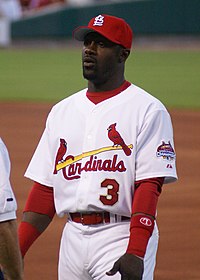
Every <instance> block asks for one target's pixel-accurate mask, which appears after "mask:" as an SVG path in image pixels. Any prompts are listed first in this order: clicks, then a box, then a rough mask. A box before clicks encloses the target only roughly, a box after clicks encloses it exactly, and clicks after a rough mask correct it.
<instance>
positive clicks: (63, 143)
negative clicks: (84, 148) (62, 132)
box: [53, 138, 67, 174]
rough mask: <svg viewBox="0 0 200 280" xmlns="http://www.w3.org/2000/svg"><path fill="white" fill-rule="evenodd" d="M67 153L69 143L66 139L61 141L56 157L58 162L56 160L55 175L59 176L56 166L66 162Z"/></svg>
mask: <svg viewBox="0 0 200 280" xmlns="http://www.w3.org/2000/svg"><path fill="white" fill-rule="evenodd" d="M66 152H67V142H66V141H65V139H62V138H61V139H60V147H59V148H58V151H57V155H56V160H55V168H54V172H53V174H57V172H58V171H57V169H56V166H57V164H58V163H61V162H63V161H64V159H63V157H64V155H65V154H66Z"/></svg>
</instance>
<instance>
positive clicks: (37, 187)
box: [18, 183, 56, 257]
mask: <svg viewBox="0 0 200 280" xmlns="http://www.w3.org/2000/svg"><path fill="white" fill-rule="evenodd" d="M23 212H35V213H38V214H43V215H47V216H48V217H49V218H50V219H53V216H54V215H55V212H56V211H55V205H54V197H53V188H51V187H47V186H44V185H41V184H39V183H34V185H33V187H32V189H31V191H30V193H29V195H28V199H27V202H26V204H25V208H24V211H23ZM41 233H42V232H40V231H39V230H38V229H37V228H36V227H35V226H33V225H32V224H30V223H28V222H26V221H22V222H21V223H20V225H19V229H18V238H19V245H20V250H21V254H22V257H24V256H25V254H26V252H27V251H28V249H29V248H30V246H31V245H32V244H33V242H34V241H35V240H36V239H37V238H38V237H39V236H40V234H41Z"/></svg>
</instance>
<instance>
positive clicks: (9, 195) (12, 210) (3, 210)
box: [0, 138, 17, 222]
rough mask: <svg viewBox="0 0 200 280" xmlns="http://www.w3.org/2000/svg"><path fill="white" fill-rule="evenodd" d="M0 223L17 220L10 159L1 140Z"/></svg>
mask: <svg viewBox="0 0 200 280" xmlns="http://www.w3.org/2000/svg"><path fill="white" fill-rule="evenodd" d="M0 166H1V168H0V222H3V221H7V220H12V219H16V210H17V203H16V199H15V196H14V193H13V190H12V188H11V184H10V179H9V178H10V159H9V154H8V151H7V148H6V146H5V144H4V143H3V141H2V139H1V138H0Z"/></svg>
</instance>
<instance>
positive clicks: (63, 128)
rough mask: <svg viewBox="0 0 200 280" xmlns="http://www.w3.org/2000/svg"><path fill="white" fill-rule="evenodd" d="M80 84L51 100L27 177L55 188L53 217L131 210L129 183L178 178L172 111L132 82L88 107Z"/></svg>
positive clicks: (126, 214)
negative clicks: (65, 95)
mask: <svg viewBox="0 0 200 280" xmlns="http://www.w3.org/2000/svg"><path fill="white" fill-rule="evenodd" d="M86 91H87V89H84V90H82V91H80V92H78V93H76V94H74V95H72V96H70V97H68V98H66V99H64V100H62V101H61V102H59V103H58V104H56V105H55V106H54V107H53V108H52V110H51V112H50V114H49V116H48V118H47V122H46V128H45V130H44V133H43V135H42V138H41V140H40V142H39V144H38V147H37V149H36V151H35V153H34V155H33V157H32V160H31V162H30V164H29V167H28V169H27V171H26V173H25V176H26V177H28V178H31V179H32V180H34V181H37V182H39V183H41V184H44V185H46V186H51V187H53V188H54V199H55V206H56V211H57V214H58V215H60V216H62V215H63V214H64V213H68V212H81V211H102V210H104V211H108V212H111V213H115V214H118V215H123V216H130V215H131V208H132V200H133V196H134V182H135V181H136V180H142V179H145V178H153V177H165V183H169V182H172V181H175V180H176V178H177V174H176V166H175V151H174V141H173V131H172V125H171V119H170V116H169V114H168V112H167V110H166V109H165V107H164V106H163V105H162V103H161V102H160V101H159V100H157V99H156V98H154V97H153V96H151V95H150V94H148V93H147V92H145V91H144V90H142V89H141V88H139V87H137V86H135V85H133V84H132V85H131V86H129V87H128V88H127V89H126V90H124V91H123V92H121V93H120V94H118V95H116V96H114V97H112V98H109V99H107V100H105V101H103V102H100V103H99V104H97V105H95V104H93V103H92V102H91V101H90V100H89V99H88V98H87V96H86Z"/></svg>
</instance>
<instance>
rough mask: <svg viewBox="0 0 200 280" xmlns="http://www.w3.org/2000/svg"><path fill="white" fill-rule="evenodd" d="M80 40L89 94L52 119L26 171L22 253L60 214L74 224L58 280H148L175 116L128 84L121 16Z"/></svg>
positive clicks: (172, 169) (127, 34) (97, 22)
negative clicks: (28, 187) (30, 184)
mask: <svg viewBox="0 0 200 280" xmlns="http://www.w3.org/2000/svg"><path fill="white" fill-rule="evenodd" d="M74 37H75V38H76V39H77V40H80V41H83V42H84V45H83V51H82V66H83V76H84V78H85V79H87V80H88V88H86V89H83V90H81V91H79V92H78V93H76V94H74V95H72V96H71V97H68V98H66V99H64V100H63V101H61V102H59V103H58V104H56V105H55V106H54V107H53V108H52V110H51V112H50V114H49V116H48V119H47V123H46V128H45V131H44V133H43V136H42V138H41V140H40V142H39V145H38V147H37V149H36V151H35V153H34V155H33V158H32V160H31V162H30V165H29V167H28V169H27V171H26V174H25V176H27V177H29V178H31V179H32V180H34V181H35V182H36V183H34V186H33V188H32V190H31V192H30V194H29V198H28V201H27V203H26V206H25V209H24V217H23V221H22V223H21V226H20V232H19V235H20V244H21V251H22V254H23V255H25V253H26V251H27V250H28V248H29V247H30V245H31V244H32V242H33V241H34V240H35V239H36V238H37V237H38V236H39V235H40V234H41V233H42V232H43V231H44V229H45V228H46V227H47V226H48V224H49V223H50V222H51V220H52V218H53V215H54V213H55V211H56V213H57V214H58V215H59V216H63V215H67V216H68V217H69V219H68V223H66V226H65V228H64V231H63V235H62V240H61V246H60V256H59V279H60V280H80V279H81V280H88V279H94V280H100V279H101V280H108V279H110V280H111V279H113V280H119V279H123V280H128V279H129V280H138V279H143V280H152V279H153V274H154V268H155V259H156V251H157V245H158V229H157V225H156V222H155V218H156V206H157V201H158V197H159V195H160V193H161V189H162V185H163V183H169V182H173V181H175V180H176V178H177V175H176V166H175V151H174V143H173V132H172V125H171V120H170V116H169V114H168V112H167V110H166V109H165V107H164V106H163V105H162V104H161V102H160V101H158V100H157V99H156V98H154V97H153V96H151V95H150V94H148V93H147V92H145V91H144V90H142V89H141V88H139V87H137V86H136V85H134V84H131V83H130V82H128V81H126V80H125V77H124V69H125V62H126V59H127V58H128V56H129V54H130V49H131V44H132V30H131V28H130V26H129V25H128V24H127V23H126V22H125V21H124V20H123V19H121V18H117V17H114V16H109V15H99V16H97V17H95V18H93V19H91V20H90V22H89V24H88V26H82V27H79V28H77V29H76V30H75V31H74ZM45 193H46V195H45ZM42 197H43V198H42ZM44 197H46V200H45V199H44ZM52 197H53V199H52ZM47 200H48V201H49V203H47V202H46V201H47ZM34 201H37V203H34ZM36 204H37V205H36ZM44 204H45V206H44ZM54 205H55V209H54ZM41 224H42V225H43V226H41ZM27 232H31V233H30V234H29V235H27ZM28 239H29V242H28V244H27V240H28ZM30 240H31V241H30Z"/></svg>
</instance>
